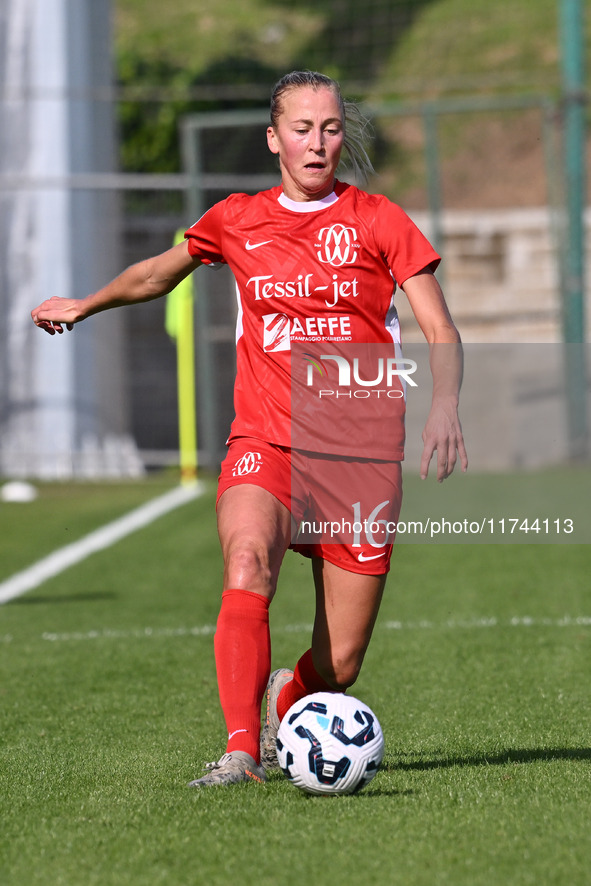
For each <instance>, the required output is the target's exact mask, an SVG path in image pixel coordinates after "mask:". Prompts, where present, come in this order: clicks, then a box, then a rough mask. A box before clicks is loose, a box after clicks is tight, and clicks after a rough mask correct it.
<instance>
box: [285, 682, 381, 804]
mask: <svg viewBox="0 0 591 886" xmlns="http://www.w3.org/2000/svg"><path fill="white" fill-rule="evenodd" d="M383 753H384V736H383V733H382V728H381V726H380V724H379V722H378V718H377V717H376V715H375V714H374V713H373V711H372V710H370V708H368V706H367V705H366V704H364V703H363V702H362V701H359V699H358V698H354V697H353V696H352V695H344V694H343V693H341V692H316V693H314V694H313V695H307V696H306V697H305V698H302V699H301V700H300V701H297V702H296V703H295V704H294V705H292V706H291V707H290V709H289V710H288V712H287V713H286V715H285V717H284V718H283V720H282V721H281V724H280V726H279V732H278V733H277V758H278V760H279V765H280V766H281V768H282V770H283V772H284V774H285V776H286V777H287V778H288V779H289V781H291V783H292V784H294V785H295V786H296V787H298V788H300V790H302V791H307V792H308V793H310V794H352V793H354V792H355V791H360V790H361V789H362V788H363V787H365V785H366V784H369V782H370V781H371V780H372V778H373V777H374V775H375V774H376V772H377V771H378V767H379V765H380V763H381V760H382V756H383Z"/></svg>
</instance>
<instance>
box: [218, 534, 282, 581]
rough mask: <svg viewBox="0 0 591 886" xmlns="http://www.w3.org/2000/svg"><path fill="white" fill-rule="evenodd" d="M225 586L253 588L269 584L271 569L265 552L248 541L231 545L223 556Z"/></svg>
mask: <svg viewBox="0 0 591 886" xmlns="http://www.w3.org/2000/svg"><path fill="white" fill-rule="evenodd" d="M225 576H226V582H225V584H226V587H231V588H244V590H254V589H256V588H261V587H264V586H270V583H271V569H270V567H269V558H268V555H267V552H266V551H265V550H264V549H262V548H260V547H258V546H256V545H253V544H250V543H240V544H235V545H233V546H232V547H231V548H230V550H229V551H227V553H226V558H225Z"/></svg>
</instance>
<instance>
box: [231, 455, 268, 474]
mask: <svg viewBox="0 0 591 886" xmlns="http://www.w3.org/2000/svg"><path fill="white" fill-rule="evenodd" d="M262 466H263V460H262V458H261V453H260V452H245V453H244V455H243V456H242V458H239V459H238V461H237V462H236V464H235V465H234V467H233V468H232V476H233V477H243V476H244V475H245V474H256V473H258V471H260V469H261V468H262Z"/></svg>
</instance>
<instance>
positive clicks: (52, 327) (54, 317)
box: [31, 295, 82, 335]
mask: <svg viewBox="0 0 591 886" xmlns="http://www.w3.org/2000/svg"><path fill="white" fill-rule="evenodd" d="M31 317H32V319H33V323H34V324H35V326H38V327H39V329H44V330H45V332H48V333H49V334H50V335H55V333H56V332H57V333H59V334H60V335H61V333H62V332H63V331H64V328H63V327H64V326H65V327H66V329H68V330H71V329H73V328H74V323H77V322H78V321H79V320H81V319H82V317H81V315H80V301H79V300H78V299H74V298H60V297H59V296H57V295H54V296H53V297H52V298H48V299H47V300H46V301H44V302H43V303H42V304H40V305H39V306H38V307H37V308H33V310H32V311H31Z"/></svg>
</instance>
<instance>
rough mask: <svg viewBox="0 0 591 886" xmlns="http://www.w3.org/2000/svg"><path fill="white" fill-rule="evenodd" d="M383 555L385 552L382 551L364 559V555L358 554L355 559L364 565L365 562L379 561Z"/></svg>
mask: <svg viewBox="0 0 591 886" xmlns="http://www.w3.org/2000/svg"><path fill="white" fill-rule="evenodd" d="M385 553H386V552H385V551H382V553H381V554H374V555H373V556H372V557H366V556H365V554H358V555H357V559H358V560H359V562H360V563H365V561H366V560H379V559H380V557H383V556H384V554H385Z"/></svg>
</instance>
